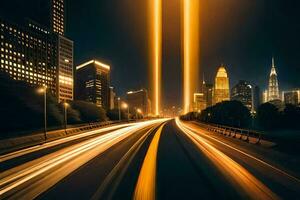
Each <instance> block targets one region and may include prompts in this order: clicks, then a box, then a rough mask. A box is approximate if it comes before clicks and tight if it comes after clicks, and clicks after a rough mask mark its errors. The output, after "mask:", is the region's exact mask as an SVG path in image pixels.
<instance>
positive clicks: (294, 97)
mask: <svg viewBox="0 0 300 200" xmlns="http://www.w3.org/2000/svg"><path fill="white" fill-rule="evenodd" d="M282 96H283V101H284V103H285V104H293V105H296V106H298V105H300V89H294V90H291V91H283V92H282Z"/></svg>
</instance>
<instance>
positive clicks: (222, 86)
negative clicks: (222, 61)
mask: <svg viewBox="0 0 300 200" xmlns="http://www.w3.org/2000/svg"><path fill="white" fill-rule="evenodd" d="M227 100H230V94H229V78H228V75H227V72H226V69H225V67H224V66H223V65H222V66H221V67H220V68H219V69H218V72H217V75H216V78H215V87H214V104H216V103H219V102H222V101H227Z"/></svg>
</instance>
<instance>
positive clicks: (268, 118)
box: [256, 103, 281, 130]
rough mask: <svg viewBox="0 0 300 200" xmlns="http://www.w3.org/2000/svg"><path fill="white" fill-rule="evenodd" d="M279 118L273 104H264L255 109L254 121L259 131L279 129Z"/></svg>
mask: <svg viewBox="0 0 300 200" xmlns="http://www.w3.org/2000/svg"><path fill="white" fill-rule="evenodd" d="M280 118H281V117H280V112H279V110H278V108H277V107H276V106H275V105H274V104H271V103H264V104H262V105H260V106H259V107H258V109H257V113H256V120H257V123H258V126H259V128H261V129H264V130H274V129H277V128H279V127H280V126H279V124H280V121H281V120H280Z"/></svg>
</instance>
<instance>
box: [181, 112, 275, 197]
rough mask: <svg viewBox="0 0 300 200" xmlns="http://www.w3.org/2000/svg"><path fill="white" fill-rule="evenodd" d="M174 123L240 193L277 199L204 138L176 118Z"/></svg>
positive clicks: (247, 172)
mask: <svg viewBox="0 0 300 200" xmlns="http://www.w3.org/2000/svg"><path fill="white" fill-rule="evenodd" d="M176 124H177V126H178V127H179V128H180V129H181V130H182V131H183V132H184V133H185V134H186V135H187V136H188V138H190V139H191V141H193V143H194V144H195V145H196V146H197V147H198V148H199V149H200V150H201V151H202V152H203V153H204V154H205V155H206V156H207V158H209V159H210V160H211V161H212V162H213V163H214V164H215V166H216V167H217V168H218V169H219V170H220V172H221V173H223V175H224V176H225V177H226V178H227V179H228V180H229V181H231V182H232V183H233V185H237V186H239V187H240V188H241V190H242V191H241V192H242V193H241V194H247V196H249V198H251V199H279V197H278V196H277V195H276V194H274V193H273V192H272V191H271V190H270V189H269V188H268V187H267V186H265V185H264V184H263V183H262V182H260V181H259V180H258V179H256V178H255V177H254V176H253V175H252V174H251V173H250V172H249V171H247V170H246V169H245V168H244V167H242V166H241V165H239V164H238V163H237V162H235V161H234V160H232V159H231V158H230V157H228V156H227V155H225V154H224V153H222V152H221V151H219V150H218V149H216V148H215V147H214V146H213V145H211V144H210V143H209V142H208V141H207V140H206V139H204V138H203V137H201V136H199V135H198V134H195V133H194V132H192V131H191V130H189V129H188V128H187V127H186V126H185V125H184V124H183V123H182V122H180V121H179V119H178V118H176Z"/></svg>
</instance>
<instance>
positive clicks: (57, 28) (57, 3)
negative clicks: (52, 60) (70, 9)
mask: <svg viewBox="0 0 300 200" xmlns="http://www.w3.org/2000/svg"><path fill="white" fill-rule="evenodd" d="M50 1H51V4H50V7H51V8H50V10H51V12H50V22H51V30H52V31H53V32H54V33H58V34H59V35H64V34H65V0H50Z"/></svg>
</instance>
